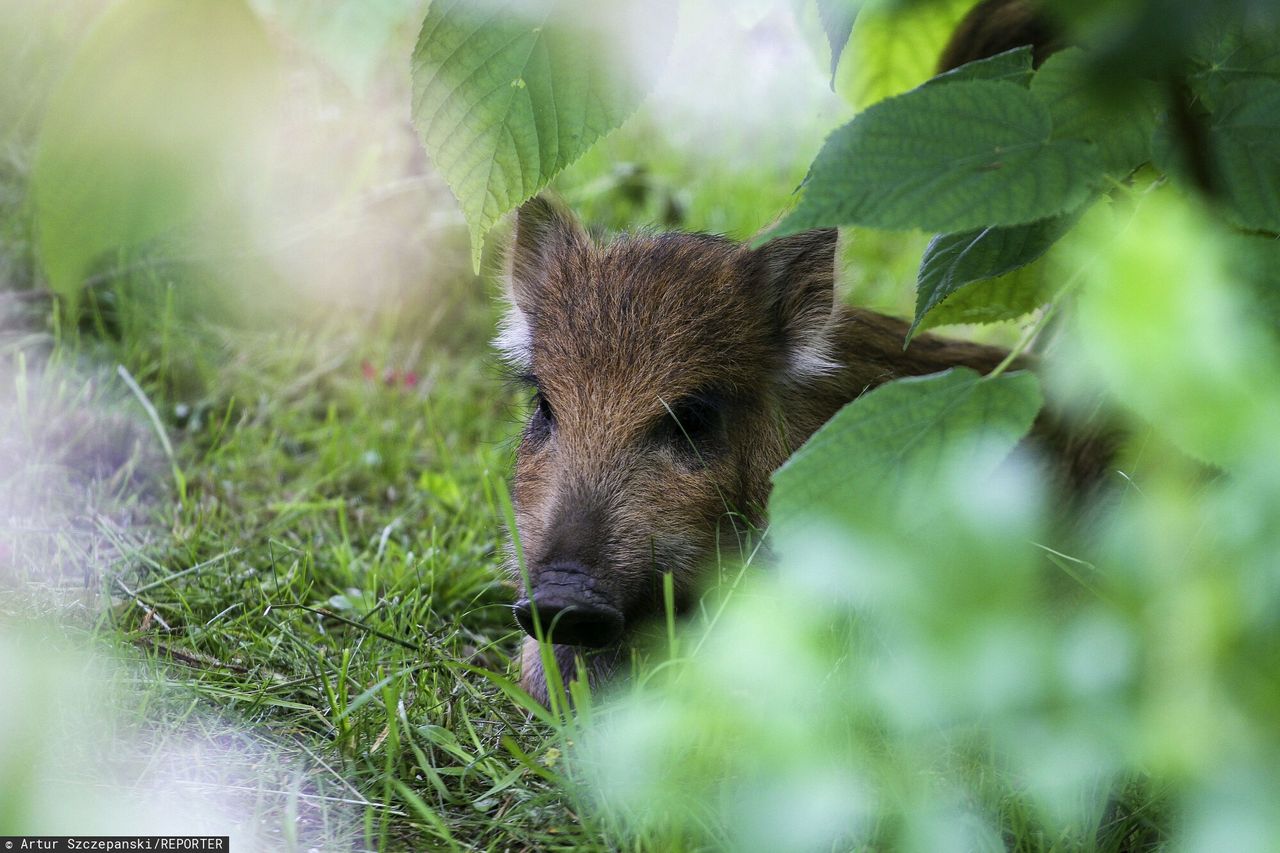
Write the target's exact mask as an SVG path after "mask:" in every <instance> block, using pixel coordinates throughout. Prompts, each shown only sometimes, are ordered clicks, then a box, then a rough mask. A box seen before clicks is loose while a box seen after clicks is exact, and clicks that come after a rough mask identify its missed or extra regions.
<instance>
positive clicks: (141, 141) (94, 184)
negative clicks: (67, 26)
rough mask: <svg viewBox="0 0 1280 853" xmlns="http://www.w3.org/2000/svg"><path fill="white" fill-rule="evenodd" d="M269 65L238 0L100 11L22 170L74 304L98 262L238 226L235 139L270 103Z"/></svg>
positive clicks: (49, 261)
mask: <svg viewBox="0 0 1280 853" xmlns="http://www.w3.org/2000/svg"><path fill="white" fill-rule="evenodd" d="M158 46H163V49H161V48H160V47H158ZM275 61H276V57H275V54H274V52H273V51H272V49H271V46H270V44H269V43H268V41H267V38H266V34H265V33H264V32H263V30H262V28H261V26H260V24H259V22H258V20H257V18H256V17H255V16H254V15H253V14H252V13H251V12H250V11H249V10H248V9H247V8H246V7H245V5H244V4H243V3H241V2H238V0H189V2H183V3H171V2H168V0H124V2H120V3H117V4H115V5H114V6H113V7H112V8H111V9H109V10H108V11H107V12H106V13H105V14H104V16H103V18H102V19H101V20H100V21H99V22H98V24H97V25H96V26H95V28H94V29H93V31H92V32H91V34H90V35H89V37H88V39H86V41H85V42H84V44H83V45H82V46H81V48H80V50H79V51H78V52H77V54H76V56H75V58H74V60H73V61H72V63H71V67H70V68H69V69H68V70H67V72H66V74H65V75H64V76H63V78H62V80H61V81H60V82H59V84H58V86H57V88H56V89H55V91H54V93H53V95H52V97H51V98H50V101H49V106H48V109H47V111H46V113H45V117H44V123H43V126H42V128H41V132H40V143H39V147H38V149H37V151H36V155H35V163H34V167H33V172H32V183H33V186H34V195H35V199H36V222H37V226H38V228H37V230H38V234H39V236H38V247H39V252H40V258H41V262H42V263H43V265H44V269H45V273H46V274H47V275H48V278H49V284H50V286H51V287H52V289H53V290H54V291H55V292H56V293H59V294H60V295H62V296H63V297H65V298H66V299H67V300H68V301H69V302H70V303H72V304H74V303H75V301H76V300H77V298H78V296H79V292H80V288H81V286H82V284H83V282H84V280H85V278H86V277H87V276H88V275H89V274H90V273H91V272H92V271H93V270H94V268H95V266H96V265H98V264H100V263H101V262H102V261H103V260H104V259H112V260H114V259H115V258H116V257H118V256H119V254H120V253H121V252H123V251H127V250H130V249H136V248H139V247H142V246H149V245H152V244H154V243H156V242H157V241H160V240H166V241H168V242H170V243H174V244H176V243H182V242H184V241H194V240H200V241H202V242H203V243H205V244H206V245H204V247H203V248H204V250H205V252H207V253H216V251H218V250H219V249H221V250H222V251H230V249H228V248H226V246H225V245H220V246H218V247H214V246H210V245H208V244H209V243H210V242H211V241H213V242H217V241H218V239H219V238H220V237H222V236H223V235H222V231H223V230H224V229H234V227H235V225H234V223H236V222H238V221H239V220H238V217H237V213H238V212H239V211H241V210H243V205H244V204H245V201H244V199H243V197H241V196H239V195H238V193H239V192H240V190H241V189H242V187H243V185H244V184H245V183H246V182H245V179H244V174H243V171H242V170H241V168H240V166H241V165H242V161H240V160H238V159H237V158H238V156H239V152H240V151H241V150H242V148H243V140H242V139H237V138H234V137H235V135H236V134H241V135H242V134H243V133H244V128H246V127H253V126H254V123H255V122H256V121H258V120H259V119H260V118H261V117H263V116H265V115H268V114H269V111H270V110H272V109H274V107H275V102H274V100H273V94H274V93H273V91H272V90H271V81H272V80H273V79H274V76H275V74H276V72H277V71H278V68H277V67H276V65H275ZM233 143H235V144H233Z"/></svg>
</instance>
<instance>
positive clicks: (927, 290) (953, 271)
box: [907, 213, 1079, 339]
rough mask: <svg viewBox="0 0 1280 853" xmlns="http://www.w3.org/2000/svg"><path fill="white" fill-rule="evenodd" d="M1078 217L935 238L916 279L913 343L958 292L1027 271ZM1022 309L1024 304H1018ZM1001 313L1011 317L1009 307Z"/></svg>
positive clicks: (1072, 215)
mask: <svg viewBox="0 0 1280 853" xmlns="http://www.w3.org/2000/svg"><path fill="white" fill-rule="evenodd" d="M1078 218H1079V215H1078V213H1072V214H1066V215H1063V216H1055V217H1053V218H1052V219H1042V220H1040V221H1039V222H1032V223H1030V224H1029V225H1015V226H1012V227H1009V228H981V229H978V230H974V231H965V232H964V233H961V234H940V235H938V236H937V237H934V238H933V240H932V242H930V243H929V246H928V248H926V249H925V250H924V257H923V258H922V259H921V261H920V274H919V276H918V277H917V279H916V316H915V321H914V322H913V323H912V325H911V330H910V331H909V332H908V333H907V337H908V339H910V337H911V336H912V335H914V334H915V331H916V329H917V327H919V326H920V324H921V322H922V321H923V320H924V318H925V315H927V314H928V313H929V312H930V311H932V310H934V309H935V308H937V307H938V306H939V305H940V304H942V302H943V300H945V299H948V298H950V297H951V296H952V294H954V293H955V292H956V291H957V290H960V289H961V288H963V287H965V286H966V285H968V284H971V283H972V282H976V281H982V280H983V279H992V278H996V277H997V276H1003V275H1004V274H1005V273H1009V272H1013V271H1014V270H1016V269H1018V268H1019V267H1024V266H1026V265H1027V264H1029V263H1031V262H1032V261H1034V260H1036V259H1037V258H1039V257H1040V256H1041V255H1043V254H1044V253H1045V252H1047V251H1048V250H1049V247H1050V246H1052V245H1053V244H1054V243H1056V242H1057V241H1058V239H1059V238H1061V237H1062V235H1063V234H1065V233H1067V231H1068V230H1070V228H1071V226H1072V225H1074V224H1075V222H1076V220H1077V219H1078ZM991 295H992V296H997V295H1005V291H1002V290H997V291H995V292H993V293H992V294H991ZM971 304H972V303H971ZM1018 304H1019V305H1022V304H1025V303H1024V302H1023V301H1022V300H1018ZM1033 307H1034V306H1033ZM1027 310H1029V309H1027ZM998 313H1000V314H1002V315H1003V314H1006V313H1007V307H1006V308H1004V309H1003V310H1001V311H999V312H998ZM1023 313H1026V311H1025V310H1024V311H1019V315H1021V314H1023ZM953 322H965V321H953ZM935 325H936V324H935Z"/></svg>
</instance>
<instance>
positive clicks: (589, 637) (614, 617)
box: [512, 593, 624, 648]
mask: <svg viewBox="0 0 1280 853" xmlns="http://www.w3.org/2000/svg"><path fill="white" fill-rule="evenodd" d="M534 605H536V606H537V611H538V621H539V622H540V623H541V624H542V630H543V634H544V636H546V637H547V638H548V639H549V640H551V641H552V642H553V643H560V644H561V645H566V646H591V647H593V648H599V647H601V646H607V645H609V644H610V643H612V642H613V641H614V640H616V639H618V637H620V636H622V628H623V621H624V620H623V618H622V614H621V613H620V612H618V611H617V610H616V609H614V608H613V607H610V606H609V605H607V604H602V603H599V602H586V601H580V600H575V601H571V600H567V599H565V598H564V597H562V596H560V595H555V594H549V595H540V594H538V593H535V594H534V597H533V601H532V602H530V600H529V599H527V598H523V599H521V600H520V601H517V602H516V603H515V606H514V607H513V608H512V609H513V610H514V611H515V615H516V621H518V622H519V623H520V627H521V628H523V629H524V630H525V633H527V634H528V635H529V636H531V637H533V636H537V632H536V630H535V628H534V616H533V611H534Z"/></svg>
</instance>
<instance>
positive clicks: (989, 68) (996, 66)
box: [924, 45, 1033, 86]
mask: <svg viewBox="0 0 1280 853" xmlns="http://www.w3.org/2000/svg"><path fill="white" fill-rule="evenodd" d="M1031 60H1032V54H1031V48H1030V46H1027V45H1024V46H1022V47H1015V48H1013V49H1012V50H1006V51H1005V52H1004V53H997V54H996V55H995V56H988V57H987V58H986V59H975V60H974V61H973V62H966V63H965V64H964V65H961V66H960V67H958V68H952V69H951V70H950V71H946V72H943V73H942V74H939V75H938V76H937V77H934V78H932V79H930V80H927V81H926V82H925V83H924V85H926V86H936V85H938V84H939V83H956V82H959V81H961V80H1003V81H1005V82H1006V83H1017V84H1018V85H1019V86H1027V85H1028V84H1030V83H1031V76H1032V73H1033V70H1032V67H1031Z"/></svg>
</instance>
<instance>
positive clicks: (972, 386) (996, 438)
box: [769, 368, 1042, 535]
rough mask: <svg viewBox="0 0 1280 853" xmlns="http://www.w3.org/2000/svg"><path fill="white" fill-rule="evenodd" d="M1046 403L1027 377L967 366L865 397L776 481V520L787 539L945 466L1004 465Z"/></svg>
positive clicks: (875, 503) (889, 498) (875, 502)
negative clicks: (987, 373)
mask: <svg viewBox="0 0 1280 853" xmlns="http://www.w3.org/2000/svg"><path fill="white" fill-rule="evenodd" d="M1041 403H1042V399H1041V396H1040V386H1039V383H1038V382H1037V380H1036V378H1035V377H1034V376H1032V375H1031V374H1028V373H1014V374H1004V375H1002V376H999V377H996V378H995V379H984V378H982V377H981V376H980V375H979V374H978V373H976V372H975V371H973V370H970V369H968V368H954V369H952V370H948V371H946V372H945V373H938V374H934V375H932V376H925V377H913V378H910V379H899V380H897V381H895V382H890V383H888V384H885V385H882V386H880V387H879V388H877V389H876V390H874V391H871V392H870V393H868V394H865V395H863V396H862V397H859V398H858V399H857V400H854V401H853V402H852V403H850V404H849V405H847V406H845V407H844V408H843V409H841V410H840V412H839V413H838V414H837V415H836V416H835V417H834V418H832V419H831V421H829V422H828V423H827V424H826V425H825V426H823V427H822V429H820V430H818V432H817V433H815V434H814V436H813V437H812V438H810V439H809V441H808V442H806V443H805V445H804V446H803V447H801V448H800V449H799V450H798V451H796V453H795V455H794V456H792V457H791V459H790V460H789V461H788V462H787V463H786V464H785V465H783V466H782V467H781V468H780V469H778V471H777V472H776V473H775V474H774V476H773V481H774V490H773V496H772V497H771V499H770V501H769V514H770V518H771V519H772V520H773V523H774V524H775V525H776V526H778V527H779V528H780V529H781V530H782V531H783V533H784V535H789V534H790V533H792V532H795V531H796V530H797V529H803V528H804V527H805V526H806V525H807V523H808V522H809V521H811V520H815V519H816V518H820V517H827V518H836V519H838V518H847V517H849V516H850V515H851V514H857V513H860V512H863V511H867V510H872V511H874V510H876V509H878V508H879V507H881V505H893V504H894V503H896V502H897V501H899V500H900V499H901V498H902V497H904V496H910V495H914V494H920V492H919V491H918V490H919V489H921V488H926V489H927V487H928V485H929V484H930V483H931V482H932V481H933V480H934V479H935V478H936V477H937V476H938V475H939V473H940V471H941V470H942V469H943V467H944V466H946V465H952V464H957V463H962V462H965V461H970V462H974V461H977V460H978V459H983V460H994V461H998V458H999V457H1000V456H1001V455H1003V454H1007V453H1008V452H1009V451H1010V450H1012V449H1013V447H1014V446H1015V445H1016V444H1017V443H1018V442H1019V441H1020V440H1021V439H1022V438H1023V436H1025V435H1026V434H1027V432H1028V430H1030V429H1031V424H1032V422H1033V421H1034V420H1035V417H1036V413H1037V412H1039V410H1040V406H1041Z"/></svg>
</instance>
